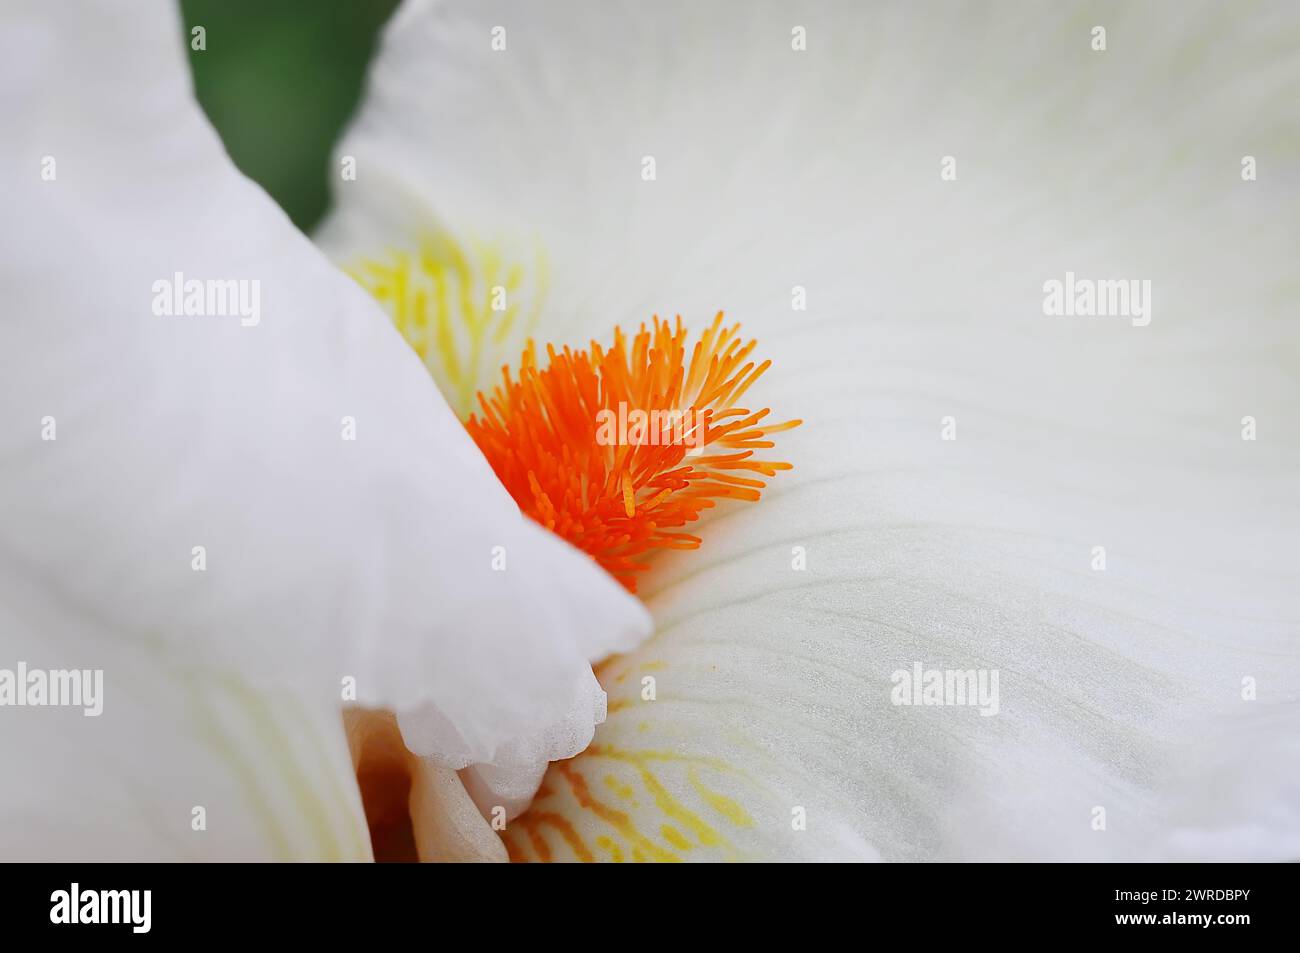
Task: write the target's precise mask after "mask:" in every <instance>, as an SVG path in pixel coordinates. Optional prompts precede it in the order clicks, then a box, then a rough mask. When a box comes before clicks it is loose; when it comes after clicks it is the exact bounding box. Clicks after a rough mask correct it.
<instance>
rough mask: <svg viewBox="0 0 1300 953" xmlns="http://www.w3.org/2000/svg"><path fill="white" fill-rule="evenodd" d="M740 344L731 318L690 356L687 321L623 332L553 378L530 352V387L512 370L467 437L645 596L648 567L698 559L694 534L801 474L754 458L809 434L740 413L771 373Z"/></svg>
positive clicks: (540, 510)
mask: <svg viewBox="0 0 1300 953" xmlns="http://www.w3.org/2000/svg"><path fill="white" fill-rule="evenodd" d="M739 330H740V325H739V324H733V325H731V326H730V327H724V326H723V323H722V314H721V313H719V314H718V316H717V317H716V318H715V319H714V321H713V323H712V325H710V326H709V328H708V329H707V330H705V332H704V333H703V334H702V335H701V336H700V339H699V340H698V341H696V342H695V344H694V346H693V347H691V348H690V349H689V351H688V349H687V341H688V332H687V330H686V329H685V328H684V327H683V326H682V322H681V318H680V317H679V318H678V319H677V320H676V322H675V323H674V324H671V325H670V324H669V323H668V322H667V321H661V320H660V319H659V318H658V317H656V318H654V320H653V327H652V328H647V327H646V326H645V325H642V326H641V329H640V330H639V331H638V332H637V334H636V336H635V337H633V338H632V339H631V341H630V342H629V340H628V338H627V336H626V335H625V334H624V333H623V331H622V330H621V329H619V328H615V329H614V344H613V346H612V347H611V348H609V350H605V349H604V348H602V347H601V345H600V344H598V343H596V342H595V341H593V342H591V349H590V351H572V350H570V349H569V348H567V347H566V348H565V349H564V350H563V351H560V352H557V351H556V350H555V348H554V347H553V346H549V345H548V346H547V349H546V354H547V358H548V361H549V363H548V365H547V367H545V368H542V367H540V366H539V365H538V362H537V354H536V349H535V347H534V345H533V342H532V341H529V342H528V346H527V348H526V349H525V351H524V354H523V358H522V360H521V362H520V367H519V373H518V377H517V378H516V377H514V376H512V375H511V373H510V370H509V369H508V368H506V369H503V371H502V383H501V384H500V385H498V386H497V387H496V388H495V389H494V390H493V392H492V395H491V396H490V397H489V396H486V395H484V394H481V393H480V394H479V413H477V414H472V415H471V416H470V418H469V420H468V421H467V422H466V425H465V426H466V428H467V429H468V430H469V433H470V435H471V436H472V437H473V438H474V441H475V443H477V444H478V447H479V449H480V450H481V451H482V452H483V454H484V456H486V457H487V459H488V462H489V463H490V464H491V465H492V469H493V471H494V472H495V473H496V475H497V478H498V479H500V480H501V482H502V483H503V484H504V485H505V487H506V489H507V490H509V492H510V495H511V496H512V497H514V499H515V502H516V503H518V504H519V507H520V509H521V510H523V512H524V513H525V514H527V515H528V516H530V517H532V518H533V519H534V520H536V521H537V522H538V523H540V524H541V525H543V526H545V527H546V528H547V529H549V530H551V531H552V532H554V533H556V534H557V535H559V536H560V537H562V538H563V539H566V540H568V541H569V542H570V543H572V544H573V545H574V546H576V547H578V548H579V549H581V550H583V551H585V552H587V553H589V554H590V555H591V556H592V557H593V558H594V559H595V560H596V561H597V562H599V563H600V564H601V566H603V567H604V568H605V569H606V571H608V572H609V573H610V574H611V575H612V576H614V577H615V578H616V579H618V580H619V581H620V582H622V583H623V585H624V586H626V587H627V588H628V589H629V590H631V591H633V592H635V591H636V574H637V573H638V572H641V571H642V570H644V569H646V568H648V564H647V563H646V562H645V556H646V555H647V554H649V553H651V552H653V551H655V550H658V549H696V548H698V547H699V545H700V538H699V537H698V536H695V535H693V534H691V533H687V532H682V531H681V530H682V527H685V526H687V525H688V524H690V523H692V522H694V521H695V520H697V519H698V518H699V516H700V513H701V512H702V511H703V510H705V509H708V508H710V507H712V506H714V505H715V501H717V500H723V499H726V500H744V501H754V500H757V499H758V498H759V495H760V491H761V490H762V489H763V488H764V487H765V486H766V482H765V480H764V478H768V477H772V476H774V475H775V474H776V472H777V471H778V470H789V469H790V468H791V465H790V464H789V463H785V462H779V461H771V460H761V459H756V458H755V457H754V451H756V450H766V449H770V448H772V447H773V446H775V444H774V443H773V442H772V441H771V440H769V439H767V438H768V437H770V436H771V435H772V434H774V433H778V432H780V431H782V430H789V429H791V428H792V427H797V426H798V425H799V424H800V423H801V421H799V420H787V421H785V422H784V423H779V424H764V423H763V421H764V419H765V418H766V417H767V415H768V413H769V411H768V409H767V408H763V409H761V410H756V411H751V410H749V409H748V408H746V407H739V406H737V403H738V402H739V401H740V399H741V398H742V397H743V396H744V394H745V392H746V391H747V390H748V389H749V388H750V386H751V385H752V384H753V383H754V382H755V381H756V380H758V378H759V377H760V376H761V375H762V374H763V372H764V371H766V370H767V368H768V367H769V366H770V364H771V362H770V361H764V362H763V363H761V364H755V362H754V361H752V360H749V359H748V358H749V356H750V354H751V353H752V352H753V350H754V347H755V345H756V342H755V341H752V340H751V341H749V342H748V343H742V339H741V338H740V337H739V336H738V334H739ZM688 354H689V358H688Z"/></svg>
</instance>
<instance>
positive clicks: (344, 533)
mask: <svg viewBox="0 0 1300 953" xmlns="http://www.w3.org/2000/svg"><path fill="white" fill-rule="evenodd" d="M155 12H156V13H157V16H150V17H145V18H135V17H133V18H123V17H120V16H119V15H117V13H115V12H111V11H109V10H107V9H106V8H104V7H103V6H102V5H97V4H93V3H87V4H80V3H69V4H57V5H50V4H26V3H24V4H19V5H17V6H11V7H7V8H6V10H5V13H4V15H3V19H2V21H0V36H2V37H3V40H0V42H2V43H3V44H4V47H3V50H0V60H2V61H3V70H4V77H3V80H4V81H3V83H2V84H0V116H3V123H4V126H3V134H2V135H0V142H2V143H3V146H2V147H0V177H3V179H4V181H5V182H7V183H9V189H8V191H7V192H6V197H5V216H4V220H3V223H2V224H0V288H2V289H3V305H2V307H3V319H2V320H0V350H3V352H4V353H5V354H7V355H9V356H10V360H9V361H7V363H6V369H5V373H4V375H3V377H2V378H0V405H3V406H4V407H5V410H6V412H5V414H4V417H3V420H0V460H2V461H3V464H2V465H3V470H2V471H0V479H2V480H3V492H2V493H0V576H3V577H4V579H5V582H6V587H7V588H14V589H30V590H32V591H33V592H35V593H36V594H37V595H36V597H34V598H37V597H38V598H40V599H41V600H42V601H44V602H47V603H48V604H49V606H51V607H53V608H52V609H51V611H54V610H55V609H57V611H58V612H59V613H60V616H59V625H58V626H57V627H55V628H51V629H50V630H48V631H46V632H45V634H44V635H45V638H46V639H47V640H48V642H49V644H50V645H51V646H57V645H60V644H61V640H62V638H63V635H64V633H63V628H64V627H65V626H66V625H70V624H71V623H70V622H69V621H68V620H70V619H72V618H77V619H80V620H82V621H83V622H85V623H86V624H87V625H91V626H93V627H96V628H97V629H98V631H99V632H100V633H101V635H100V638H101V639H102V640H103V641H104V644H105V645H108V646H112V647H113V650H114V651H116V650H117V648H118V647H120V648H121V651H122V652H123V653H125V652H127V651H128V647H129V646H136V645H139V646H144V645H148V646H153V647H156V648H157V650H158V651H162V652H165V653H166V654H167V658H168V662H167V665H168V666H170V667H172V668H179V669H181V670H184V671H186V672H188V673H190V674H192V675H193V677H195V678H201V679H203V678H215V677H218V675H220V677H228V676H232V675H238V677H239V678H240V679H242V680H244V681H246V682H247V683H248V684H249V685H250V686H253V688H254V689H256V690H257V691H263V690H266V691H278V690H280V689H282V688H283V687H284V686H286V685H289V684H292V685H295V686H297V687H299V688H301V689H302V690H305V691H308V692H309V694H311V697H313V698H315V697H317V693H319V692H320V691H322V690H324V691H327V692H328V693H329V694H330V696H332V697H333V698H334V699H335V700H336V704H338V703H339V701H338V700H339V699H341V698H342V697H343V689H344V680H345V679H348V678H351V679H355V685H356V692H357V701H358V702H359V703H361V704H365V705H370V706H374V707H387V708H393V709H397V710H402V711H410V712H412V713H415V712H417V711H419V712H422V713H427V712H429V711H432V710H434V709H436V712H437V715H438V717H437V718H424V719H422V720H421V721H420V729H421V730H418V731H417V732H416V733H415V735H414V736H413V737H411V738H409V739H408V740H409V741H410V743H411V745H412V747H413V748H414V749H415V750H418V751H420V752H421V753H424V754H429V755H431V756H436V757H437V758H439V759H440V761H441V763H442V764H444V766H448V767H452V768H459V767H462V766H464V765H465V764H468V763H470V762H472V761H487V760H491V758H492V757H493V755H494V753H495V752H496V751H497V750H499V749H502V750H504V749H505V748H506V747H507V746H510V745H512V744H516V743H519V742H520V739H528V738H534V737H536V736H537V735H538V734H539V733H542V730H543V726H547V725H554V728H552V729H551V735H552V737H555V738H560V737H569V736H571V735H572V733H573V730H574V727H573V725H572V724H570V723H569V721H568V720H567V719H568V718H569V716H570V714H571V711H572V709H573V706H574V704H575V703H576V702H577V701H578V700H581V699H585V698H586V697H587V696H586V693H585V692H579V691H578V690H576V689H575V685H577V684H579V680H580V679H581V678H582V677H583V676H584V675H585V674H586V673H587V672H588V671H589V662H590V660H592V659H595V658H598V657H600V656H603V655H605V654H607V653H608V652H610V651H614V650H624V649H627V648H630V647H631V646H632V645H634V644H635V643H636V641H637V640H638V638H639V637H641V636H642V635H643V634H644V633H645V631H647V629H648V618H647V617H646V615H645V613H644V610H643V609H642V608H641V607H640V606H639V605H638V604H637V603H636V602H635V600H633V599H631V598H630V597H629V596H627V594H626V593H624V592H623V591H622V589H621V588H620V587H618V586H617V585H616V584H615V583H614V582H613V581H612V580H610V579H609V578H608V577H607V576H606V575H605V574H604V573H603V572H601V571H600V570H599V569H598V568H597V567H596V566H595V565H594V564H593V563H592V562H591V561H590V560H588V559H587V558H586V557H585V556H584V555H582V554H580V553H578V552H577V551H575V550H573V549H571V548H570V547H568V546H566V545H565V544H562V543H560V542H558V541H557V540H555V539H554V538H553V537H551V536H550V535H549V534H547V533H545V532H544V531H543V530H541V529H539V528H538V527H536V526H535V525H533V524H531V523H529V522H527V521H526V520H524V519H523V517H521V516H520V514H519V512H518V510H517V508H516V507H515V505H514V504H513V502H512V501H511V500H510V499H509V497H508V496H507V494H506V493H505V491H504V490H503V489H502V488H501V487H500V485H499V484H498V483H497V481H496V480H495V478H494V477H493V475H492V473H491V471H490V469H489V468H488V466H487V465H486V463H485V462H484V461H483V459H482V458H481V456H480V455H479V453H478V452H477V450H476V449H475V447H474V446H473V444H472V442H471V441H470V440H469V438H468V437H467V436H466V435H465V433H464V431H463V429H462V427H461V425H460V423H459V422H458V421H457V420H456V418H455V417H454V415H453V414H452V413H451V412H450V410H449V409H448V408H447V406H446V404H445V403H444V402H443V400H442V399H441V398H440V396H439V395H438V393H437V391H436V389H435V388H434V387H433V385H432V383H431V382H430V380H429V377H428V375H427V374H426V373H425V371H424V369H423V368H422V367H421V366H420V364H419V362H418V361H417V360H415V359H414V358H413V357H412V356H411V354H410V351H409V349H408V348H407V346H406V345H405V344H404V343H403V342H402V340H401V339H400V337H399V336H398V335H397V334H395V333H394V331H393V329H392V327H391V326H390V323H389V322H388V321H387V320H386V318H385V317H384V315H383V314H382V313H381V312H380V310H379V309H378V308H376V307H375V306H374V304H373V302H372V301H371V300H370V299H369V298H367V296H366V295H365V294H364V293H363V292H362V291H361V290H360V289H359V288H357V287H356V285H355V283H354V282H352V281H351V280H349V279H348V278H347V277H346V276H344V275H342V274H340V273H339V272H338V271H337V270H336V269H335V268H334V267H333V266H332V265H331V264H330V263H329V262H328V261H326V260H325V259H324V258H323V257H321V256H320V255H319V254H318V253H317V252H316V251H315V250H314V249H313V248H312V246H311V245H310V243H309V242H308V241H307V240H306V239H305V238H303V237H302V236H301V235H300V234H298V233H297V232H296V231H295V230H294V228H293V227H292V225H291V224H290V223H289V222H288V220H287V219H286V218H285V217H284V215H283V214H282V213H281V212H279V210H278V209H276V208H275V206H274V205H273V203H272V202H271V201H270V199H268V198H267V197H266V195H264V194H263V193H262V192H261V191H260V190H259V189H258V188H257V187H256V186H254V185H253V184H251V183H250V182H248V181H247V180H246V179H244V178H243V177H242V176H241V175H240V174H238V173H237V172H236V171H235V169H234V168H233V167H232V166H231V165H230V163H229V161H228V159H227V158H226V156H225V155H224V153H223V152H222V149H221V147H220V143H219V141H218V139H217V137H216V135H215V133H214V132H213V130H212V129H211V128H210V127H209V125H208V124H207V122H206V120H205V119H204V118H203V116H202V115H201V113H200V112H199V110H198V107H197V106H196V104H195V103H194V101H193V98H192V96H191V92H190V87H189V80H188V76H187V73H186V66H185V62H184V45H183V42H184V37H183V34H182V32H181V30H180V29H179V25H178V23H177V20H176V15H175V11H174V9H173V8H172V7H171V6H170V5H161V4H160V5H159V9H158V10H157V11H155ZM45 156H49V157H52V159H53V160H54V162H55V165H54V166H53V168H54V169H56V174H55V176H54V177H53V178H52V179H46V178H43V177H42V172H43V170H44V169H45V168H46V165H47V164H45V163H43V157H45ZM177 274H182V275H184V277H185V279H187V280H194V279H197V280H200V281H210V280H233V281H237V282H247V284H245V285H244V286H243V290H245V291H246V292H247V293H248V294H249V295H250V297H248V298H247V299H244V300H243V303H244V304H247V305H248V307H247V308H246V309H245V310H243V311H237V312H236V313H235V314H228V315H224V316H188V317H187V316H165V315H159V314H157V313H155V311H154V308H153V306H154V305H155V302H156V298H157V297H158V288H156V287H155V285H156V283H161V284H162V286H163V287H164V288H165V287H166V283H167V282H169V281H171V280H172V279H173V276H174V275H177ZM254 282H256V283H258V284H257V285H256V287H257V288H258V289H259V291H258V295H259V297H258V302H257V304H258V306H257V307H256V308H254V307H253V299H252V297H251V295H252V292H253V288H254V284H253V283H254ZM166 298H167V295H165V294H164V295H163V296H162V299H161V301H159V303H162V301H165V299H166ZM227 310H233V309H231V308H229V307H228V308H227ZM254 318H256V319H257V320H254ZM245 319H247V320H245ZM50 422H52V423H53V426H54V427H55V430H54V431H53V433H54V435H55V436H56V439H53V440H49V439H43V434H45V435H46V436H49V435H50V431H49V424H50ZM352 426H355V431H354V432H355V440H352V439H348V435H349V433H348V431H349V428H350V427H352ZM196 547H203V550H202V556H203V559H204V560H205V568H204V569H203V571H197V570H196V568H195V567H196V566H197V565H198V564H197V563H196V560H198V558H199V556H198V555H196V554H198V553H199V550H197V549H196ZM498 556H500V557H501V558H502V559H504V567H505V568H504V571H498V569H497V568H494V562H496V563H497V564H498V565H502V563H501V560H500V559H497V557H498ZM5 644H6V645H7V642H6V643H5ZM3 655H4V656H6V657H7V656H8V655H9V653H8V652H4V653H3ZM70 661H71V662H72V663H75V659H73V660H70ZM161 717H164V718H165V717H166V715H165V714H163V715H161ZM587 727H590V723H588V726H587ZM172 740H178V739H177V738H173V739H172ZM178 743H179V742H178ZM571 750H572V749H571ZM571 750H569V751H566V752H565V753H571ZM159 756H160V757H166V756H170V755H166V756H165V755H163V754H162V753H161V752H160V754H159Z"/></svg>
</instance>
